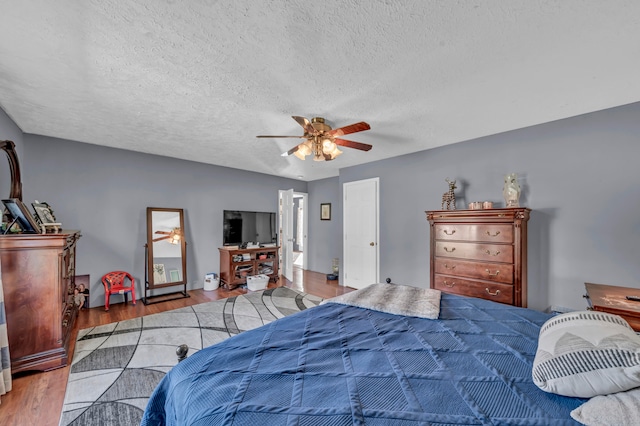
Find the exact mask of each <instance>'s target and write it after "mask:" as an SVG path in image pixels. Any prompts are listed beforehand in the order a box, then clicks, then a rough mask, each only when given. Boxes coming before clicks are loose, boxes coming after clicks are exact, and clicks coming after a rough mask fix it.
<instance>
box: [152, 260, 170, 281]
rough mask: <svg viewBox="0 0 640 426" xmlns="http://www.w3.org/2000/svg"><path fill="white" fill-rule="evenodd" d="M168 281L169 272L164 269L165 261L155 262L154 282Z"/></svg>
mask: <svg viewBox="0 0 640 426" xmlns="http://www.w3.org/2000/svg"><path fill="white" fill-rule="evenodd" d="M166 282H167V274H166V272H165V271H164V263H154V264H153V283H154V284H165V283H166Z"/></svg>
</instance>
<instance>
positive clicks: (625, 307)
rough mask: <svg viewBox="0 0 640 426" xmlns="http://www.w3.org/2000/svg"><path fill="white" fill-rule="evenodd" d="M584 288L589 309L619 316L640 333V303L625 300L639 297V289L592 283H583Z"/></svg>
mask: <svg viewBox="0 0 640 426" xmlns="http://www.w3.org/2000/svg"><path fill="white" fill-rule="evenodd" d="M584 287H585V289H586V290H587V293H586V294H585V295H584V297H585V298H586V299H587V301H588V302H589V309H593V310H594V311H601V312H608V313H610V314H614V315H620V316H621V317H622V318H624V319H625V320H626V321H627V322H628V323H629V325H630V326H631V328H633V329H634V330H635V331H637V332H640V302H637V301H635V300H627V299H626V296H637V297H640V288H631V287H621V286H614V285H606V284H593V283H584Z"/></svg>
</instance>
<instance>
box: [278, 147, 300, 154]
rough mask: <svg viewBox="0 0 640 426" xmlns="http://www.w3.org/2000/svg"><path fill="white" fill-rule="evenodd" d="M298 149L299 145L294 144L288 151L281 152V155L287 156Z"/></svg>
mask: <svg viewBox="0 0 640 426" xmlns="http://www.w3.org/2000/svg"><path fill="white" fill-rule="evenodd" d="M298 149H300V145H296V146H294V147H293V148H291V149H290V150H289V151H287V152H284V153H282V156H283V157H288V156H290V155H292V154H293V153H294V152H296V151H297V150H298Z"/></svg>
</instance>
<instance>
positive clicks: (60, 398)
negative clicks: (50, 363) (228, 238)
mask: <svg viewBox="0 0 640 426" xmlns="http://www.w3.org/2000/svg"><path fill="white" fill-rule="evenodd" d="M281 286H286V287H289V288H293V289H296V290H299V291H304V292H305V293H309V294H313V295H315V296H319V297H322V298H325V299H328V298H330V297H335V296H338V295H341V294H344V293H348V292H350V291H353V290H354V289H352V288H349V287H342V286H340V285H339V284H338V281H327V280H326V276H325V275H324V274H321V273H318V272H311V271H303V270H302V269H300V268H294V277H293V281H289V280H287V279H285V278H284V277H280V279H279V281H278V282H276V283H273V282H270V283H269V288H273V287H281ZM245 293H247V290H246V289H235V290H231V291H230V290H226V289H223V288H220V289H218V290H215V291H204V290H202V289H200V290H192V291H189V295H190V296H191V297H189V298H184V299H178V300H171V301H167V302H162V303H157V304H152V305H145V304H143V303H142V302H140V301H138V303H136V305H135V306H134V305H131V303H129V304H128V305H124V304H123V303H120V304H115V305H111V307H110V309H109V312H105V310H104V307H103V306H100V307H97V308H91V309H87V310H84V311H82V312H80V314H79V317H78V319H77V320H76V324H75V325H74V330H73V336H72V344H71V353H72V354H73V349H74V347H75V340H76V336H77V333H78V330H81V329H83V328H88V327H95V326H98V325H103V324H109V323H111V322H116V321H123V320H126V319H130V318H137V317H141V316H145V315H151V314H156V313H159V312H164V311H168V310H171V309H178V308H182V307H184V306H191V305H196V304H199V303H205V302H209V301H212V300H218V299H224V298H227V297H232V296H237V295H240V294H245ZM69 368H70V367H68V366H67V367H62V368H58V369H56V370H52V371H47V372H38V373H26V374H20V375H16V376H14V379H13V390H12V391H11V392H9V393H7V394H6V395H4V396H2V397H1V398H0V424H2V425H4V426H23V425H39V426H56V425H58V422H59V420H60V412H61V411H62V404H63V402H64V394H65V390H66V387H67V378H68V376H69Z"/></svg>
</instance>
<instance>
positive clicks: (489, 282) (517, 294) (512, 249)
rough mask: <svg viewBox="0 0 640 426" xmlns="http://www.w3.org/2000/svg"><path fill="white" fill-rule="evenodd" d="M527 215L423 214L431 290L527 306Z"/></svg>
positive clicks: (513, 211)
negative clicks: (426, 223)
mask: <svg viewBox="0 0 640 426" xmlns="http://www.w3.org/2000/svg"><path fill="white" fill-rule="evenodd" d="M530 211H531V210H530V209H528V208H505V209H488V210H436V211H427V212H426V214H427V220H428V221H429V223H430V225H431V238H430V257H431V288H435V289H438V290H441V291H444V292H447V293H455V294H461V295H464V296H472V297H481V298H483V299H489V300H494V301H496V302H501V303H506V304H509V305H515V306H523V307H526V306H527V222H528V220H529V212H530Z"/></svg>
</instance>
